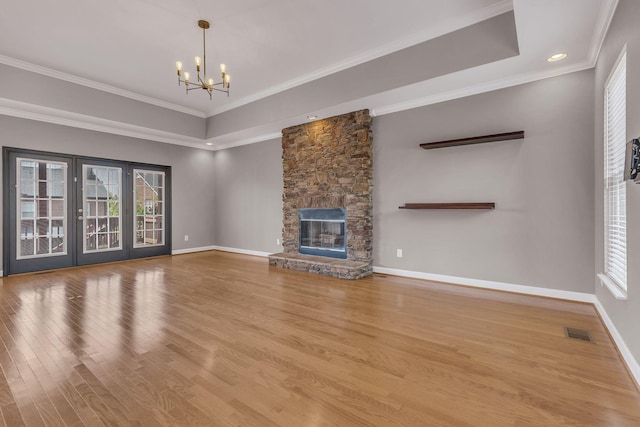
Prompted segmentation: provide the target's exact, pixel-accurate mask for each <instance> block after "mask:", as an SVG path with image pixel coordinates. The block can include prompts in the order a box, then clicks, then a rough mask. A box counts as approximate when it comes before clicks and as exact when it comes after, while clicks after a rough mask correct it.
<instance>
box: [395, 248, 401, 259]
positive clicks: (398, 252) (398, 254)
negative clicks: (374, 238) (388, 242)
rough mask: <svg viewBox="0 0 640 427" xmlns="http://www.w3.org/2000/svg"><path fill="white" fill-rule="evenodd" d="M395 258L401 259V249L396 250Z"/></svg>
mask: <svg viewBox="0 0 640 427" xmlns="http://www.w3.org/2000/svg"><path fill="white" fill-rule="evenodd" d="M396 256H397V257H398V258H402V249H396Z"/></svg>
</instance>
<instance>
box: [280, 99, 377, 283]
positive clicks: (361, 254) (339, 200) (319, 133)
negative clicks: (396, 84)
mask: <svg viewBox="0 0 640 427" xmlns="http://www.w3.org/2000/svg"><path fill="white" fill-rule="evenodd" d="M282 166H283V176H284V190H283V194H282V200H283V230H282V240H283V248H284V251H283V253H280V254H273V255H271V256H270V257H269V264H270V265H273V266H278V267H283V268H292V269H296V270H305V271H312V272H316V273H320V274H328V275H331V276H335V277H342V278H347V279H357V278H360V277H364V276H367V275H369V274H371V272H372V264H373V259H372V258H373V221H372V213H373V130H372V119H371V116H370V115H369V111H368V110H361V111H355V112H352V113H348V114H343V115H340V116H335V117H330V118H328V119H324V120H318V121H315V122H311V123H305V124H302V125H298V126H293V127H290V128H287V129H283V131H282ZM302 208H344V209H346V213H347V223H346V228H347V233H346V234H347V241H346V248H347V259H346V260H335V259H331V258H327V257H319V256H313V255H301V254H299V248H300V235H299V232H300V223H299V215H298V210H299V209H302ZM294 255H295V256H294ZM338 270H340V272H338ZM343 270H344V271H343Z"/></svg>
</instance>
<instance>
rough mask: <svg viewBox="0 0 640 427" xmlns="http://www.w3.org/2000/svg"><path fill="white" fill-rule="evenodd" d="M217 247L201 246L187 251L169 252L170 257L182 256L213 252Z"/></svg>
mask: <svg viewBox="0 0 640 427" xmlns="http://www.w3.org/2000/svg"><path fill="white" fill-rule="evenodd" d="M216 248H217V246H202V247H199V248H187V249H174V250H172V251H171V255H182V254H190V253H192V252H204V251H214V250H216Z"/></svg>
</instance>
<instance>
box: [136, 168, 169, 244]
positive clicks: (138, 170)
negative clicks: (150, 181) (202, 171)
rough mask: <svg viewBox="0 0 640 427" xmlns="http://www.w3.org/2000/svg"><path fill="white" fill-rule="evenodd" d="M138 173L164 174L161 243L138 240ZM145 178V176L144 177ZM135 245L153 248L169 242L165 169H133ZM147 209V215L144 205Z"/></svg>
mask: <svg viewBox="0 0 640 427" xmlns="http://www.w3.org/2000/svg"><path fill="white" fill-rule="evenodd" d="M138 173H141V174H142V175H143V176H144V174H145V173H153V174H157V175H162V187H160V188H161V189H162V213H160V215H157V216H161V217H162V242H160V243H149V244H147V243H143V244H139V243H138V242H137V240H136V233H137V232H138V230H137V228H136V225H137V224H136V221H137V217H138V215H137V214H136V203H137V202H138V201H137V200H136V197H137V194H136V178H137V176H138ZM143 179H144V178H143ZM132 181H133V247H134V248H135V249H140V248H152V247H154V246H163V245H166V244H167V241H166V235H165V232H166V229H167V227H166V226H167V223H166V221H167V216H166V211H165V205H166V200H165V198H166V197H167V192H166V188H167V187H166V186H167V174H166V173H165V172H164V171H159V170H148V169H133V180H132ZM144 209H145V215H146V206H145V207H144Z"/></svg>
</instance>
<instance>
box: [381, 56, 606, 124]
mask: <svg viewBox="0 0 640 427" xmlns="http://www.w3.org/2000/svg"><path fill="white" fill-rule="evenodd" d="M593 66H594V64H593V63H592V62H591V61H590V60H586V61H583V62H579V63H576V64H572V65H569V66H565V67H563V68H557V69H554V70H550V71H543V72H532V73H523V74H517V75H514V76H509V77H506V78H501V79H496V80H492V81H488V82H483V83H480V84H477V85H472V86H467V87H463V88H460V89H456V90H450V91H448V92H443V93H439V94H436V95H430V96H425V97H422V98H416V99H412V100H410V101H405V102H399V103H397V104H392V105H387V106H384V107H378V108H375V110H374V114H375V115H376V116H383V115H385V114H392V113H397V112H400V111H404V110H410V109H413V108H419V107H424V106H427V105H432V104H437V103H440V102H445V101H451V100H454V99H459V98H465V97H467V96H472V95H477V94H480V93H485V92H490V91H493V90H498V89H505V88H508V87H512V86H518V85H521V84H525V83H531V82H534V81H537V80H543V79H548V78H551V77H558V76H561V75H563V74H569V73H575V72H578V71H582V70H587V69H590V68H593Z"/></svg>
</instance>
